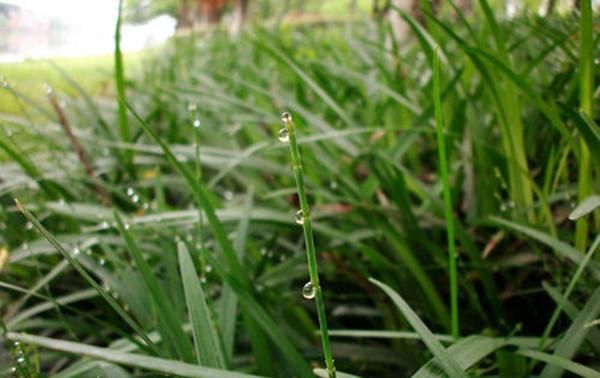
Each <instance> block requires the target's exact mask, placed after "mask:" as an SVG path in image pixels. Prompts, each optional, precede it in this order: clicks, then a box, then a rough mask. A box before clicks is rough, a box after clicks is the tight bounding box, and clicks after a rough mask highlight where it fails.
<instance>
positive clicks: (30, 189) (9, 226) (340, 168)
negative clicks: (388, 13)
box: [0, 0, 600, 378]
mask: <svg viewBox="0 0 600 378" xmlns="http://www.w3.org/2000/svg"><path fill="white" fill-rule="evenodd" d="M584 3H586V2H582V4H583V6H586V5H589V4H587V3H586V4H584ZM498 4H499V3H498V2H490V3H489V4H488V2H486V1H483V0H482V1H480V2H479V3H478V6H477V7H475V10H474V12H475V13H474V14H473V15H462V14H456V15H455V16H450V12H451V5H450V4H446V5H445V8H443V9H442V11H441V13H439V15H437V16H434V15H432V14H431V13H428V12H427V11H426V12H424V17H425V19H426V21H425V22H423V23H422V22H420V21H418V20H416V19H414V18H412V17H411V16H410V15H404V17H405V18H406V20H407V21H408V22H409V25H410V26H411V30H412V33H414V34H415V37H416V38H415V39H414V40H413V41H411V42H409V43H408V44H406V45H402V46H399V45H397V44H396V43H395V42H394V41H393V39H392V36H391V35H390V30H389V28H387V27H386V25H382V24H380V23H377V22H374V21H368V20H365V21H363V22H353V23H352V24H348V25H340V24H337V23H336V24H335V25H328V24H319V26H313V27H311V26H297V27H286V26H284V27H281V28H279V29H277V30H276V31H270V30H261V29H254V30H251V31H249V32H248V33H247V34H245V35H242V36H240V38H239V39H236V40H231V39H229V38H228V37H227V36H226V35H224V33H221V32H219V31H215V32H214V33H213V34H212V35H211V36H210V37H208V36H204V35H191V36H187V37H180V38H177V39H174V40H173V41H171V43H170V44H169V45H168V46H165V47H164V50H161V51H160V54H157V55H156V56H155V57H154V59H152V60H145V61H144V62H145V63H144V64H143V65H139V66H138V67H139V70H138V71H137V74H134V71H130V70H132V67H135V66H137V64H136V63H135V62H136V61H137V60H136V58H132V57H130V56H128V55H126V56H124V57H123V59H124V67H125V68H126V69H127V71H124V72H122V73H121V74H119V73H116V72H112V71H110V70H107V73H106V75H104V74H103V75H101V76H102V77H103V79H102V80H106V87H107V88H110V89H107V90H106V92H102V91H100V92H98V91H97V90H96V89H94V88H97V87H96V85H95V84H93V82H94V81H95V80H96V79H94V77H95V76H90V78H91V81H85V80H84V81H83V82H82V83H81V84H79V88H75V87H74V86H73V84H72V82H68V81H67V82H65V84H64V85H60V84H58V83H56V84H54V83H55V82H54V81H53V80H55V79H53V78H52V77H50V74H49V73H50V72H55V71H54V69H51V68H49V69H48V71H38V72H39V74H41V75H42V76H48V80H47V81H52V83H51V84H53V86H54V89H55V91H54V93H55V95H56V97H57V101H59V103H60V101H61V100H64V99H69V101H70V102H69V106H67V107H66V108H65V109H63V110H64V116H65V119H66V120H67V121H66V122H68V123H69V124H70V126H71V128H72V134H71V135H69V136H67V135H66V134H65V129H64V127H61V126H60V125H59V123H58V122H59V117H58V116H57V114H56V109H54V110H51V108H50V107H49V105H50V104H48V103H47V100H46V99H44V98H42V97H41V94H40V98H33V97H35V96H30V95H28V96H27V97H32V99H31V100H30V101H29V100H28V101H23V103H22V105H23V108H22V109H21V108H19V109H18V110H17V111H15V112H12V111H9V110H5V111H3V116H2V117H1V118H0V127H1V128H2V129H3V130H2V132H0V149H1V150H2V153H3V154H4V156H5V158H4V159H3V160H2V163H1V164H0V177H1V178H2V180H1V181H0V206H1V207H0V238H1V239H0V249H1V250H6V252H7V254H8V261H7V262H6V263H5V264H3V270H2V271H1V272H0V286H1V287H2V288H3V292H2V293H0V310H1V311H2V316H3V319H2V320H3V322H2V324H3V327H4V328H3V332H2V338H3V339H4V340H5V341H7V344H6V348H7V351H8V353H0V358H2V359H3V360H2V361H1V363H0V366H2V368H0V375H1V374H10V370H11V367H15V369H16V370H17V371H18V374H20V375H21V376H36V375H38V374H40V375H44V374H45V375H52V376H57V377H69V376H111V377H113V376H123V377H127V376H141V375H153V374H154V375H156V374H173V375H178V376H200V377H246V376H277V377H290V376H297V377H312V376H315V375H317V376H324V377H331V376H333V375H334V374H335V375H336V376H337V377H341V378H344V377H360V376H363V377H371V376H377V377H397V376H415V377H421V376H435V377H438V376H439V377H443V376H449V377H459V376H460V377H462V376H501V377H502V376H504V377H506V376H509V377H527V376H540V377H544V378H545V377H557V376H560V375H561V374H563V373H565V372H569V374H579V375H581V376H594V375H597V374H598V366H599V365H598V364H599V361H600V357H599V351H600V344H599V340H600V339H599V338H598V337H599V334H598V329H597V324H598V322H597V319H598V318H600V306H599V305H598V303H600V301H598V298H599V296H600V293H599V289H598V280H599V279H600V265H599V262H598V258H597V256H598V254H597V252H598V251H597V249H598V237H597V234H598V228H597V224H596V221H595V217H596V214H595V212H596V209H597V207H598V201H597V194H598V193H599V192H600V187H599V185H600V182H599V180H598V172H597V170H596V168H595V167H596V166H597V164H596V163H597V162H598V154H597V152H595V151H596V150H597V148H596V147H597V146H598V145H600V137H598V135H599V134H598V124H597V120H596V119H595V118H594V115H595V114H597V110H598V109H595V108H597V105H596V104H597V103H598V101H595V100H596V97H597V94H596V93H597V88H596V87H597V86H596V84H595V83H597V82H598V81H597V79H598V78H597V75H598V73H597V68H596V67H597V66H595V65H593V64H592V61H591V59H592V58H591V57H593V56H597V55H598V36H597V33H594V27H595V26H594V23H593V20H594V18H595V17H597V15H595V14H592V13H591V12H588V13H586V12H587V11H586V10H585V9H583V12H581V17H580V16H579V15H578V14H567V15H555V16H551V17H546V18H542V17H539V16H533V15H531V16H527V15H521V16H519V17H517V18H514V19H508V20H507V19H503V18H502V17H499V16H498V13H497V12H496V11H495V9H496V8H495V7H496V6H497V5H498ZM494 12H496V13H494ZM590 20H591V21H592V22H591V23H590ZM118 55H119V54H118V53H117V54H115V56H117V57H118ZM113 58H114V57H113ZM110 59H111V57H107V59H106V61H105V62H104V61H102V62H99V64H100V63H102V64H103V65H104V64H106V66H105V67H109V65H110V64H111V63H110V62H111V60H110ZM59 65H60V64H59ZM34 66H35V64H34V63H24V67H34ZM3 67H5V66H3ZM35 67H40V66H39V65H38V66H35ZM78 67H79V66H77V67H76V66H75V65H74V66H73V67H69V66H68V65H65V66H64V67H63V69H64V70H65V72H66V73H67V75H68V76H69V77H71V78H74V79H79V77H81V76H83V74H82V72H97V71H96V70H95V67H96V66H93V65H91V64H90V66H89V67H88V66H87V63H86V61H85V60H82V61H81V70H82V71H80V70H79V68H78ZM88 68H89V69H90V71H85V70H86V69H88ZM10 69H11V70H13V71H12V72H13V73H15V76H18V75H17V74H16V72H18V71H19V70H21V68H19V66H10ZM19 72H21V73H20V74H19V75H27V74H26V72H27V71H19ZM31 72H32V74H31V75H30V77H31V80H32V82H33V80H35V77H36V75H38V74H37V73H34V72H35V71H31ZM3 74H4V73H3ZM57 75H60V74H57ZM5 76H7V77H8V78H9V80H10V82H11V84H12V83H14V84H15V88H17V89H18V88H21V89H24V88H25V87H24V86H23V85H24V84H19V83H18V81H19V80H17V79H16V78H12V79H11V78H10V75H8V74H5ZM21 77H24V76H21ZM60 77H62V76H56V80H59V78H60ZM119 82H120V84H119V86H121V92H123V91H126V95H125V96H123V95H119V96H117V95H115V94H114V93H113V92H115V90H116V86H115V85H116V84H114V83H119ZM36 85H37V84H36ZM33 87H35V86H33ZM40 87H41V84H40ZM82 89H83V90H82ZM0 93H2V95H3V96H5V95H9V96H10V91H6V90H4V91H2V92H0ZM23 93H25V94H27V91H26V90H25V91H23ZM31 93H34V92H31ZM35 93H37V92H35ZM595 96H596V97H595ZM189 104H196V107H195V109H194V107H191V108H190V107H189ZM119 108H120V109H121V116H119ZM13 109H15V108H13ZM190 109H191V110H190ZM580 109H581V110H582V111H580ZM283 110H286V111H287V110H289V112H290V113H291V114H293V115H294V123H293V124H292V123H291V122H286V123H285V125H284V126H285V130H286V131H287V134H288V138H289V142H290V143H289V146H288V145H285V144H282V143H280V142H278V141H277V130H279V129H280V128H281V120H280V116H279V115H280V114H281V112H282V111H283ZM6 113H11V114H10V115H7V114H6ZM123 115H124V116H125V118H124V117H123ZM196 121H198V122H196ZM125 123H126V124H127V128H128V136H127V137H126V138H124V137H123V135H124V134H121V133H120V129H119V125H123V124H125ZM283 139H285V138H283ZM74 145H79V146H80V148H81V149H82V150H83V151H79V152H78V151H75V150H74V147H73V146H74ZM582 146H584V148H582ZM585 148H587V150H588V152H589V154H588V155H585V153H582V152H583V151H584V149H585ZM300 152H301V158H300ZM78 153H85V156H86V157H87V159H88V160H89V162H90V165H91V167H92V169H93V173H94V176H93V177H94V179H91V178H90V175H89V172H86V169H87V168H86V167H85V166H84V164H82V162H81V160H80V159H78V158H77V154H78ZM290 154H291V158H292V159H291V160H292V172H293V174H290ZM123 156H130V157H131V160H130V161H129V163H128V164H125V163H124V160H123ZM586 159H587V163H588V165H587V168H586V167H585V165H586ZM584 168H585V172H587V173H585V174H583V173H582V172H583V171H582V170H583V169H584ZM582 187H585V188H587V189H586V192H585V195H583V194H582V192H581V191H580V189H581V188H582ZM99 188H100V190H101V191H103V192H105V193H106V194H107V196H108V197H109V198H110V204H111V205H108V202H107V201H102V200H101V199H100V198H99V196H98V190H99ZM14 198H18V199H19V201H20V205H19V206H16V205H15V204H14V200H13V199H14ZM309 204H310V205H309ZM297 209H300V210H301V213H300V215H302V217H301V218H302V220H303V222H302V226H303V227H302V228H303V229H302V231H301V230H300V227H299V226H298V224H297V223H296V222H295V221H294V213H295V211H296V210H297ZM577 222H581V223H579V224H585V226H577ZM582 227H584V228H582ZM582 229H584V231H585V232H584V231H582ZM581 235H583V236H581ZM587 241H593V243H591V245H589V244H590V243H588V242H587ZM582 246H583V247H582ZM317 267H318V271H317ZM307 272H308V275H309V277H310V283H311V285H312V288H313V289H314V304H313V303H312V301H307V300H306V299H305V298H303V286H304V285H305V284H306V283H307V282H306V281H307V279H306V276H307ZM309 289H310V288H309ZM312 293H313V292H312V290H308V289H307V292H305V293H304V295H305V296H308V297H311V296H312ZM459 315H460V316H459ZM459 331H460V332H459ZM13 341H18V342H19V343H20V344H17V345H16V346H15V345H13V343H12V342H13ZM334 356H335V368H334V361H333V358H334Z"/></svg>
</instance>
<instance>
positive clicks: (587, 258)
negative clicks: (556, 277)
mask: <svg viewBox="0 0 600 378" xmlns="http://www.w3.org/2000/svg"><path fill="white" fill-rule="evenodd" d="M598 246H600V236H598V237H597V238H596V241H595V242H594V244H592V246H591V247H590V249H589V251H588V252H587V253H586V255H585V257H584V258H583V260H581V263H580V264H579V266H578V267H577V270H576V271H575V273H574V274H573V277H572V278H571V281H570V282H569V285H568V286H567V289H566V290H565V292H564V294H563V295H562V296H561V301H560V302H559V303H558V305H557V306H556V309H555V310H554V312H553V313H552V316H551V317H550V321H548V325H546V328H545V329H544V333H543V335H542V339H541V341H540V347H541V346H543V345H544V344H545V340H546V339H547V338H548V336H550V333H551V332H552V329H553V328H554V324H555V323H556V321H557V320H558V317H559V315H560V314H561V312H562V310H563V307H564V301H566V300H568V299H569V296H570V295H571V292H572V291H573V289H574V288H575V285H576V284H577V282H578V281H579V278H580V277H581V274H582V273H583V271H584V270H585V268H586V267H587V265H588V263H589V262H590V260H591V259H592V256H593V255H594V253H595V252H596V250H597V249H598Z"/></svg>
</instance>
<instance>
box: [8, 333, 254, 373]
mask: <svg viewBox="0 0 600 378" xmlns="http://www.w3.org/2000/svg"><path fill="white" fill-rule="evenodd" d="M6 337H7V338H8V339H9V340H13V341H20V342H23V343H28V344H34V345H37V346H40V347H43V348H48V349H52V350H56V351H61V352H66V353H71V354H75V355H79V356H87V357H91V358H95V359H99V360H104V361H109V362H113V363H116V364H120V365H125V366H132V367H138V368H142V369H146V370H151V371H157V372H161V373H165V374H168V375H179V376H183V377H199V378H257V377H258V376H256V375H250V374H242V373H237V372H229V371H224V370H218V369H213V368H207V367H202V366H197V365H192V364H187V363H184V362H180V361H173V360H167V359H164V358H157V357H148V356H143V355H139V354H134V353H124V352H119V351H116V350H111V349H108V348H100V347H95V346H91V345H87V344H82V343H75V342H71V341H65V340H58V339H52V338H49V337H42V336H33V335H27V334H24V333H14V332H9V333H7V335H6Z"/></svg>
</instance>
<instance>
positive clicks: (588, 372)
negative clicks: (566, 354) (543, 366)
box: [516, 349, 600, 378]
mask: <svg viewBox="0 0 600 378" xmlns="http://www.w3.org/2000/svg"><path fill="white" fill-rule="evenodd" d="M516 353H517V354H520V355H521V356H525V357H529V358H531V359H534V360H538V361H542V362H545V363H547V364H548V366H552V367H553V368H555V369H559V370H561V371H563V370H567V371H570V372H571V373H575V374H577V375H578V376H581V377H584V378H598V377H600V371H598V370H594V369H592V368H590V367H587V366H585V365H582V364H579V363H577V362H574V361H571V360H568V359H566V358H563V357H559V356H555V355H552V354H548V353H544V352H539V351H537V350H530V349H520V350H517V352H516Z"/></svg>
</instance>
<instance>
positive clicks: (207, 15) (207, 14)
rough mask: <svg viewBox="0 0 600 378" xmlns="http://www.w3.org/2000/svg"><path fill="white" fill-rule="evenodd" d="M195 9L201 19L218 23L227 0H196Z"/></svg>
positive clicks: (210, 22)
mask: <svg viewBox="0 0 600 378" xmlns="http://www.w3.org/2000/svg"><path fill="white" fill-rule="evenodd" d="M196 5H197V7H196V11H197V12H198V16H199V18H200V19H201V20H204V21H205V22H207V23H209V24H218V23H219V21H221V16H222V15H223V11H224V10H225V5H227V0H196Z"/></svg>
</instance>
